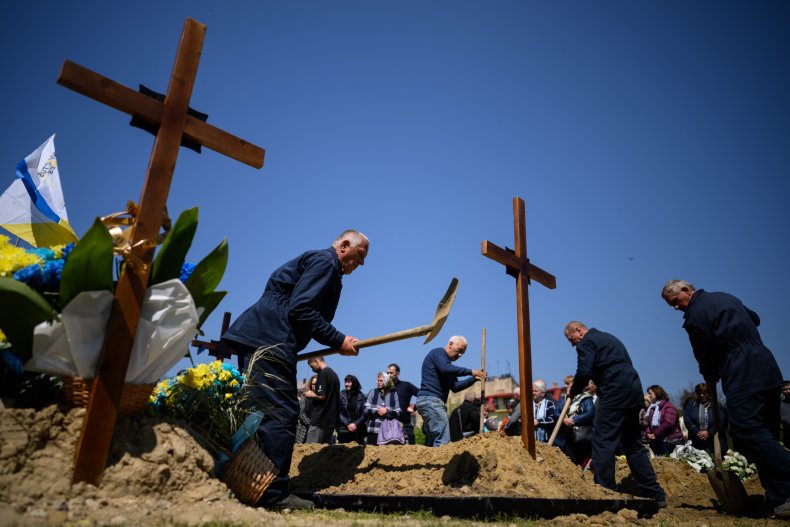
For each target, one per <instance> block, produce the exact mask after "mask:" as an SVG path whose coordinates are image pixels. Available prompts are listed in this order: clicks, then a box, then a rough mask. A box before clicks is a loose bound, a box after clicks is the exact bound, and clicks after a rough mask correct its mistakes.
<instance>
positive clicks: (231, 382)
mask: <svg viewBox="0 0 790 527" xmlns="http://www.w3.org/2000/svg"><path fill="white" fill-rule="evenodd" d="M238 385H239V381H237V380H236V379H233V380H232V381H230V382H229V383H228V386H230V387H231V388H235V387H236V386H238Z"/></svg>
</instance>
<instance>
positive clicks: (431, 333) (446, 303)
mask: <svg viewBox="0 0 790 527" xmlns="http://www.w3.org/2000/svg"><path fill="white" fill-rule="evenodd" d="M457 292H458V279H457V278H453V279H452V281H451V282H450V286H449V287H448V288H447V292H446V293H444V296H443V297H442V299H441V300H440V301H439V306H438V307H437V308H436V314H435V315H434V316H433V321H431V323H430V324H428V325H427V326H420V327H416V328H413V329H405V330H403V331H398V332H397V333H389V334H387V335H381V336H379V337H373V338H369V339H364V340H358V341H357V342H356V343H355V344H354V347H355V348H357V349H361V348H369V347H371V346H378V345H379V344H386V343H388V342H394V341H396V340H403V339H409V338H412V337H419V336H421V335H426V334H427V335H428V336H427V337H425V342H424V344H427V343H428V342H430V341H431V340H433V338H434V337H435V336H436V335H438V334H439V331H441V329H442V326H443V325H444V322H445V320H447V316H448V315H449V314H450V308H451V307H453V300H455V294H456V293H457ZM335 353H337V350H335V349H331V348H328V349H324V350H318V351H311V352H308V353H302V354H300V355H297V356H296V360H308V359H314V358H316V357H323V356H325V355H333V354H335Z"/></svg>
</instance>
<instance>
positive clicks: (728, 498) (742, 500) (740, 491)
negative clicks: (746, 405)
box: [708, 382, 749, 515]
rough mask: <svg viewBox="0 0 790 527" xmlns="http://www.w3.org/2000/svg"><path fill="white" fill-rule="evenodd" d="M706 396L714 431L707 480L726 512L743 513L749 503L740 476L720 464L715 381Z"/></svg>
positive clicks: (709, 385)
mask: <svg viewBox="0 0 790 527" xmlns="http://www.w3.org/2000/svg"><path fill="white" fill-rule="evenodd" d="M708 396H709V397H710V408H711V410H712V412H713V426H714V427H716V433H715V434H714V436H713V457H714V460H713V462H714V464H715V465H714V467H713V469H711V470H710V471H708V481H710V486H711V487H713V492H714V493H716V498H717V499H718V500H719V503H720V504H721V507H722V508H723V509H724V511H725V512H727V513H728V514H735V515H743V514H745V513H746V510H747V508H748V505H749V501H748V495H747V494H746V489H745V488H744V487H743V483H742V482H741V480H740V478H738V476H737V475H736V474H734V473H733V472H730V471H729V470H724V469H723V468H722V466H721V442H720V441H719V430H720V429H719V398H718V394H717V393H716V383H715V382H714V383H710V384H708Z"/></svg>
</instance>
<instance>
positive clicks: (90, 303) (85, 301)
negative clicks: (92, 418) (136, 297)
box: [33, 291, 112, 379]
mask: <svg viewBox="0 0 790 527" xmlns="http://www.w3.org/2000/svg"><path fill="white" fill-rule="evenodd" d="M111 307H112V293H110V292H109V291H84V292H82V293H80V294H78V295H77V296H75V297H74V298H73V299H72V300H71V302H69V303H68V305H67V306H66V307H64V308H63V312H62V313H61V315H60V318H61V321H62V322H63V327H64V329H65V330H66V338H67V339H68V353H69V355H70V356H71V360H72V361H73V363H74V366H75V368H76V369H77V377H82V378H83V379H90V378H92V377H93V376H94V375H95V374H96V362H97V361H98V360H99V353H101V347H102V344H103V343H104V332H105V330H106V329H107V321H108V320H109V319H110V308H111ZM36 329H38V328H36ZM35 335H36V336H35V337H34V341H33V342H34V343H35V338H37V337H38V334H37V333H35ZM35 356H36V350H35V346H34V349H33V357H35Z"/></svg>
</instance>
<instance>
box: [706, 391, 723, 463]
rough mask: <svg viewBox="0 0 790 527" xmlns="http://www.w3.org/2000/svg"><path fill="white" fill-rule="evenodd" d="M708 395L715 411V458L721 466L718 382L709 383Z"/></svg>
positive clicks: (712, 410) (711, 407)
mask: <svg viewBox="0 0 790 527" xmlns="http://www.w3.org/2000/svg"><path fill="white" fill-rule="evenodd" d="M708 397H709V398H710V409H711V412H712V413H713V427H714V428H715V429H716V433H714V434H713V459H714V461H715V463H716V466H718V467H720V466H721V443H720V442H719V395H718V394H717V393H716V383H715V382H712V383H708Z"/></svg>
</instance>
